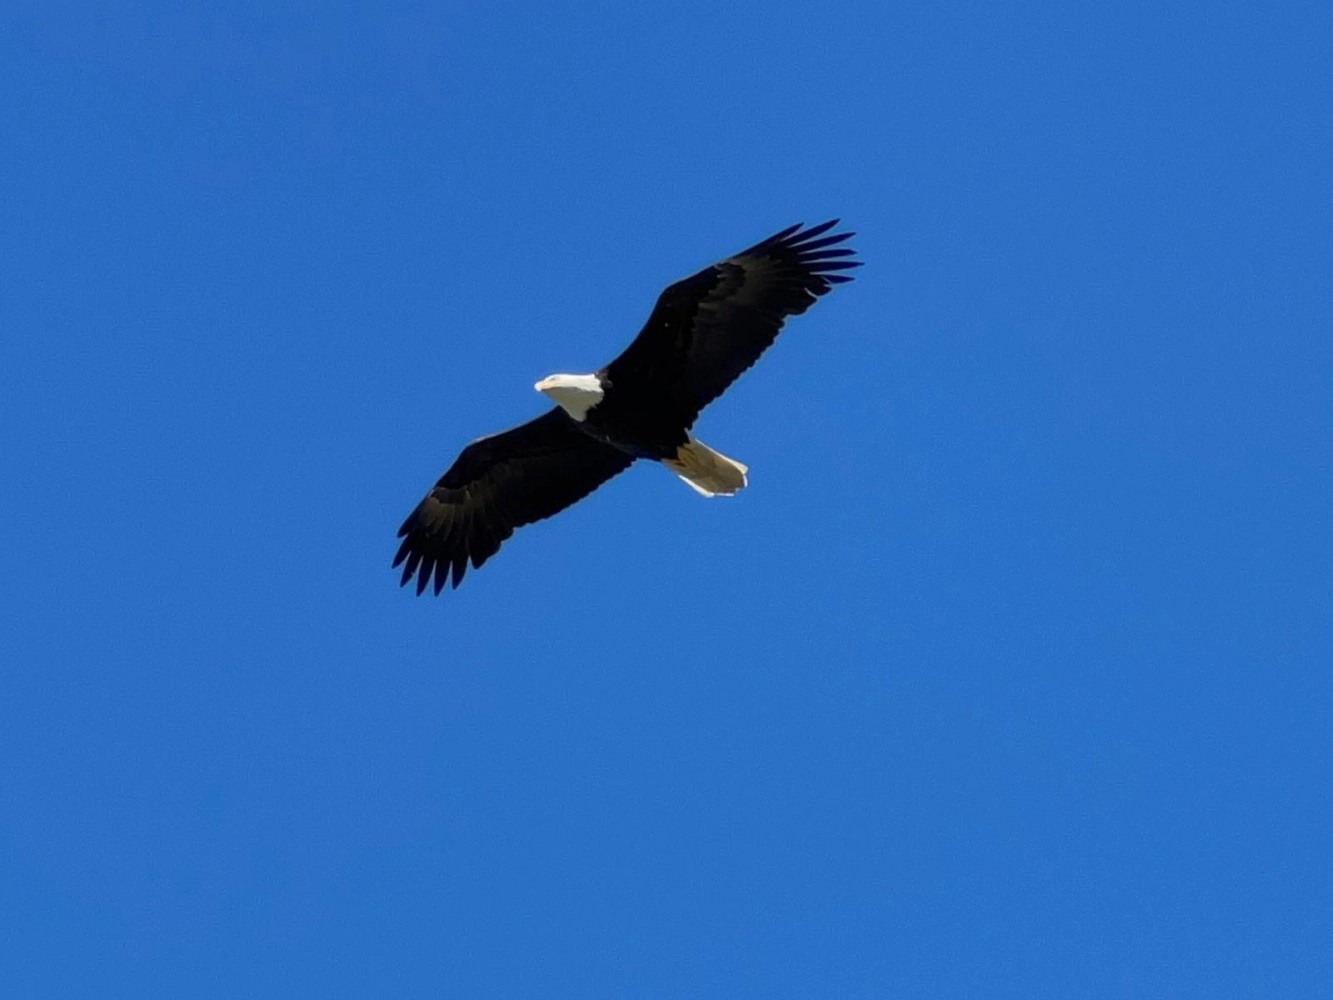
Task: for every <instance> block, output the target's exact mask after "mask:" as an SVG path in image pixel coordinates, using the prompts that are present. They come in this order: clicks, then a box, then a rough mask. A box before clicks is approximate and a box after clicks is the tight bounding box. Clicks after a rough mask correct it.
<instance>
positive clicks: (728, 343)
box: [607, 219, 861, 424]
mask: <svg viewBox="0 0 1333 1000" xmlns="http://www.w3.org/2000/svg"><path fill="white" fill-rule="evenodd" d="M837 223H838V220H837V219H832V220H830V221H828V222H823V223H820V224H819V225H817V226H812V227H810V228H808V229H802V227H801V226H800V225H799V224H798V225H795V226H789V227H788V228H786V229H784V230H782V231H781V232H778V233H775V234H774V235H772V236H770V237H769V238H768V239H766V240H763V241H761V242H759V243H756V244H755V245H754V246H752V247H750V248H749V249H748V250H742V251H741V252H740V253H738V254H736V255H735V256H733V257H728V258H727V259H726V260H724V261H720V262H719V263H717V264H714V265H713V266H711V267H706V268H704V269H703V270H702V271H700V272H699V273H698V274H696V275H694V276H693V277H690V278H686V279H685V280H684V281H678V282H676V283H675V284H674V285H672V286H670V287H669V288H667V289H666V291H664V292H663V293H662V294H661V296H660V297H659V298H658V300H657V305H656V307H655V308H654V309H653V312H652V315H651V316H649V317H648V322H647V323H646V324H644V327H643V330H642V331H640V333H639V335H638V336H637V337H636V338H635V339H634V341H633V343H631V344H630V346H629V347H628V348H626V349H625V351H624V353H622V354H621V355H620V357H618V358H616V360H615V361H613V362H611V364H610V365H608V366H607V375H608V376H609V378H610V380H611V384H612V385H622V384H624V385H626V386H627V387H632V386H633V385H634V384H635V383H636V382H638V383H647V382H652V383H654V384H655V386H656V387H658V388H659V389H662V390H665V391H666V392H667V393H668V394H669V395H670V396H671V398H672V400H673V402H674V403H675V404H676V406H677V408H678V409H679V411H680V412H681V413H682V414H683V415H684V416H685V417H686V419H687V421H688V423H689V424H692V423H693V422H694V419H695V418H696V417H697V416H698V415H699V411H700V410H702V409H703V408H704V407H705V406H707V405H708V404H709V403H710V402H712V401H713V400H714V399H716V398H717V397H718V396H719V395H721V393H722V392H723V391H724V390H725V389H726V388H727V386H729V385H731V383H732V382H734V381H735V380H736V379H737V378H738V377H739V376H740V374H741V373H742V372H744V371H745V370H746V369H747V368H749V367H750V366H751V365H753V364H754V363H755V362H756V361H758V360H759V357H760V355H762V354H763V353H764V351H765V350H767V349H768V347H769V345H770V344H772V343H773V341H774V340H775V339H776V338H777V335H778V331H779V330H781V329H782V324H783V323H784V322H785V321H786V319H787V317H788V316H798V315H800V314H801V313H803V312H805V311H806V310H807V309H808V308H810V306H811V305H812V304H813V303H814V301H815V300H816V299H817V298H818V297H819V296H821V295H823V294H824V293H825V292H827V291H828V290H829V289H830V288H832V287H833V285H835V284H842V283H844V282H847V281H850V280H851V277H850V276H849V275H845V274H839V273H837V272H840V271H847V270H851V269H852V268H856V267H860V266H861V262H860V261H855V260H846V259H844V258H847V257H850V256H853V255H854V254H855V251H854V250H852V249H850V248H848V247H841V246H838V244H840V243H844V242H846V241H847V240H849V239H851V237H852V236H854V235H855V234H854V233H850V232H848V233H834V234H832V235H829V236H825V235H824V234H825V233H827V232H828V231H829V230H830V229H832V228H833V227H834V226H836V225H837Z"/></svg>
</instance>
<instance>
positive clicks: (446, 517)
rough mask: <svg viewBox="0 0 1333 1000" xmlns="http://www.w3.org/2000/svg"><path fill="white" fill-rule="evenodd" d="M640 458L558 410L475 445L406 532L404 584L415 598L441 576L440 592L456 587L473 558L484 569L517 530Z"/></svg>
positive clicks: (397, 559)
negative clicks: (412, 587) (413, 586)
mask: <svg viewBox="0 0 1333 1000" xmlns="http://www.w3.org/2000/svg"><path fill="white" fill-rule="evenodd" d="M633 461H634V459H633V458H632V457H630V456H629V455H626V454H624V453H623V452H620V451H617V450H616V449H614V448H612V447H610V446H609V445H604V444H601V443H599V442H597V441H594V440H593V439H592V438H590V437H588V436H587V435H586V434H584V433H583V432H582V431H580V430H579V429H578V428H577V427H576V426H575V425H574V421H573V420H571V419H570V418H569V416H568V415H567V414H566V413H565V412H564V411H563V410H561V409H560V408H559V407H556V408H555V409H553V410H551V411H550V412H548V413H545V414H543V415H542V416H540V417H538V418H537V419H536V420H530V421H528V422H527V423H526V424H522V425H521V426H519V427H515V428H513V429H512V430H507V431H504V432H503V433H501V434H495V435H492V436H491V437H484V438H481V439H480V440H478V441H473V442H472V443H471V444H470V445H468V446H467V447H466V448H464V449H463V451H462V454H460V455H459V456H458V459H457V460H456V461H455V462H454V464H453V465H452V466H450V468H449V471H448V472H446V473H445V474H444V475H443V476H442V477H440V481H439V482H438V483H436V484H435V488H434V489H432V490H431V491H430V492H429V493H427V494H426V499H424V500H422V501H421V503H420V504H418V505H417V509H416V510H414V511H412V513H411V515H410V516H409V517H408V519H407V520H406V521H404V522H403V526H402V527H401V528H399V529H398V537H399V538H401V539H402V540H403V544H402V545H401V546H400V547H399V549H398V554H397V555H396V556H394V560H393V564H394V566H398V565H399V564H401V563H402V562H403V561H404V560H406V561H407V565H406V566H404V567H403V579H402V582H403V584H406V583H407V581H408V580H410V579H412V575H413V574H416V578H417V593H418V594H420V593H421V592H422V591H424V590H425V589H426V584H427V583H429V582H430V578H431V574H432V573H434V574H435V593H437V594H438V593H439V592H440V591H441V590H443V589H444V585H445V582H446V581H447V580H448V579H449V573H450V570H451V569H452V571H453V580H454V586H455V587H457V586H458V584H459V583H460V582H461V581H462V579H463V573H464V572H465V571H466V570H467V564H468V558H469V557H471V559H472V565H473V566H475V567H476V568H478V569H480V568H481V564H482V563H484V562H485V561H486V560H487V559H489V558H490V557H491V556H493V555H495V553H496V552H497V551H498V550H499V548H500V543H501V542H503V541H504V540H505V539H506V538H508V537H509V536H510V535H512V534H513V533H514V529H515V528H517V527H520V526H522V525H524V524H531V523H532V522H533V521H540V520H541V519H542V518H544V517H550V516H551V515H552V514H556V513H559V512H560V511H562V510H564V509H565V508H566V507H568V506H569V505H570V504H572V503H574V502H576V501H578V500H581V499H583V498H584V497H585V496H587V495H588V494H589V493H591V492H592V491H593V490H595V489H597V487H599V486H601V485H602V483H604V482H606V481H607V480H608V479H610V478H611V477H612V476H614V475H616V473H618V472H623V471H624V470H625V469H627V468H629V466H630V463H631V462H633Z"/></svg>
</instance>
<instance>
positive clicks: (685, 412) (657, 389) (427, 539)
mask: <svg viewBox="0 0 1333 1000" xmlns="http://www.w3.org/2000/svg"><path fill="white" fill-rule="evenodd" d="M837 222H838V220H836V219H834V220H832V221H830V222H825V223H823V224H822V225H818V226H813V227H810V228H803V227H802V226H801V225H800V224H798V225H795V226H791V227H789V228H787V229H784V230H782V232H780V233H775V234H774V235H772V236H770V237H769V238H768V239H766V240H764V241H762V242H760V243H756V244H755V245H754V246H752V247H750V248H749V249H748V250H743V251H741V252H740V253H738V254H735V255H734V256H731V257H728V258H727V259H726V260H723V261H720V262H719V263H717V264H714V265H712V266H711V267H706V268H704V269H703V270H702V271H700V272H699V273H698V274H696V275H694V276H693V277H691V278H686V279H685V280H684V281H678V282H676V283H675V284H674V285H672V286H670V287H669V288H667V290H666V291H664V292H663V293H662V294H661V296H660V297H659V298H658V300H657V305H656V306H655V307H654V309H653V312H652V315H651V316H649V317H648V322H647V323H646V324H645V325H644V327H643V329H642V330H641V331H640V332H639V335H638V336H637V337H635V338H634V341H633V343H631V344H630V345H629V347H627V348H626V349H625V351H624V352H623V353H622V354H621V355H620V357H618V358H616V359H615V360H614V361H612V362H611V363H610V364H609V365H607V366H606V367H605V368H602V369H599V370H598V371H596V372H593V373H592V374H590V375H567V374H562V375H551V376H549V377H548V378H544V379H542V380H541V381H540V382H538V383H537V384H536V386H535V387H534V388H536V390H537V391H538V392H541V393H544V394H545V395H547V396H549V397H550V398H551V399H552V400H553V401H554V402H555V404H556V405H555V406H554V407H553V408H552V409H550V410H548V411H547V412H546V413H544V414H542V415H541V416H540V417H538V418H537V419H535V420H530V421H528V422H527V423H526V424H522V425H520V426H518V427H515V428H513V429H511V430H507V431H504V432H503V433H500V434H494V435H492V436H490V437H484V438H480V439H479V440H477V441H473V442H472V443H471V444H470V445H468V446H467V447H466V448H464V449H463V451H462V453H461V454H460V455H459V456H458V459H457V460H456V461H455V462H454V464H453V465H452V466H450V468H449V471H448V472H446V473H445V474H444V475H443V476H442V477H441V478H440V481H439V482H437V483H436V484H435V486H434V488H432V489H431V491H430V492H429V493H427V494H426V497H425V499H424V500H422V501H421V503H420V504H418V505H417V508H416V510H414V511H412V513H411V514H409V515H408V518H407V520H406V521H404V522H403V526H402V527H401V528H399V529H398V537H399V538H401V539H402V540H403V541H402V544H401V545H400V546H399V548H398V554H397V555H396V556H394V560H393V565H394V567H397V566H399V565H402V566H403V576H402V583H403V584H404V585H406V584H407V582H408V581H409V580H411V579H412V577H413V576H414V575H415V576H416V581H417V593H418V594H421V593H422V592H423V591H424V590H425V589H426V587H427V585H429V584H430V583H431V580H432V577H433V578H434V584H435V593H436V594H439V592H440V591H441V590H443V589H444V586H445V583H446V582H447V581H448V580H449V579H450V577H451V576H452V579H453V585H454V587H455V588H456V587H457V586H458V584H459V583H460V582H461V581H462V579H463V574H464V572H466V570H467V565H468V560H469V559H470V560H471V562H472V565H473V566H474V567H476V568H478V569H480V568H481V566H482V564H483V563H484V562H486V560H487V559H489V558H490V557H491V556H493V555H494V554H495V553H496V552H497V551H498V550H499V548H500V544H501V543H502V542H503V541H504V540H505V539H506V538H508V537H509V536H510V535H512V534H513V533H514V529H515V528H517V527H521V526H522V525H525V524H531V523H532V522H533V521H540V520H541V519H542V518H545V517H550V516H551V515H552V514H556V513H559V512H560V511H562V510H564V509H565V508H566V507H568V506H570V505H571V504H573V503H575V502H576V501H578V500H581V499H583V498H584V497H585V496H587V495H588V494H589V493H591V492H592V491H593V490H595V489H597V487H599V486H601V485H602V484H603V483H604V482H606V481H607V480H608V479H610V478H611V477H612V476H614V475H616V474H618V473H621V472H624V471H625V470H626V469H627V468H629V467H630V465H632V464H633V463H634V462H635V461H636V460H637V459H641V458H642V459H649V460H651V461H655V462H660V463H662V464H663V465H665V466H666V467H667V468H668V469H670V470H671V471H672V472H674V473H675V474H676V475H677V476H679V477H680V478H681V479H683V480H684V481H685V482H686V483H687V484H689V486H690V487H692V488H693V489H694V490H695V491H696V492H697V493H699V494H701V495H703V496H706V497H715V496H733V495H735V494H736V493H737V492H739V491H740V489H741V488H742V487H744V486H745V484H746V475H745V474H746V472H747V471H748V469H747V468H746V466H744V465H742V464H741V463H740V462H737V461H736V460H735V459H732V458H728V457H727V456H726V455H723V454H721V453H720V452H717V451H714V450H713V449H712V448H710V447H708V445H706V444H704V443H703V442H702V441H699V440H698V439H696V438H695V437H694V435H692V434H691V433H690V428H691V427H692V426H693V425H694V421H695V418H697V417H698V416H699V411H700V410H702V409H703V408H704V407H705V406H707V405H708V404H709V403H710V402H712V401H713V400H714V399H716V398H717V397H718V396H719V395H721V394H722V392H723V390H725V389H726V388H727V386H729V385H731V383H732V382H733V381H735V379H736V378H737V376H739V375H740V374H741V372H743V371H745V370H746V369H747V368H749V367H750V366H751V365H753V364H754V363H755V362H756V361H757V360H759V355H761V354H763V353H764V351H765V350H766V349H767V348H768V346H769V345H770V344H771V343H773V340H774V339H775V338H776V337H777V335H778V331H779V330H780V329H781V328H782V324H783V322H784V321H785V320H786V318H787V317H788V316H798V315H800V314H801V313H803V312H805V311H806V309H808V308H810V306H811V305H812V304H813V303H814V301H815V299H816V298H818V297H819V296H821V295H823V294H824V293H825V292H827V291H828V290H829V289H830V288H832V287H833V285H835V284H838V283H841V282H845V281H850V280H851V278H850V276H848V275H845V274H839V273H837V272H840V271H846V270H850V269H851V268H854V267H859V266H860V262H859V261H854V260H848V259H846V258H848V257H851V256H853V255H854V253H855V251H853V250H851V249H849V248H847V247H840V246H838V244H840V243H843V242H845V241H846V240H848V239H850V238H851V237H852V236H853V235H855V234H854V233H835V234H833V235H828V236H826V235H825V233H827V232H828V231H829V230H830V229H832V228H833V227H834V226H835V225H837Z"/></svg>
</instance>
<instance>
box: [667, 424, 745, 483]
mask: <svg viewBox="0 0 1333 1000" xmlns="http://www.w3.org/2000/svg"><path fill="white" fill-rule="evenodd" d="M662 464H663V465H665V466H666V467H667V468H668V469H670V470H671V471H672V472H674V473H675V474H676V475H678V476H680V478H681V479H683V480H685V482H686V483H687V484H688V485H689V486H690V487H691V488H692V489H694V490H695V491H696V492H698V493H701V494H703V495H704V496H706V497H717V496H723V497H730V496H735V495H736V494H737V493H739V492H740V491H741V489H742V488H744V486H745V483H746V479H745V474H746V473H747V472H749V471H750V470H749V468H748V466H744V465H741V463H740V462H737V461H736V460H735V459H732V458H727V456H726V455H723V454H722V453H721V452H717V451H714V450H713V449H712V448H710V447H708V445H706V444H704V443H703V442H702V441H696V440H695V439H694V438H693V437H691V438H690V439H689V440H688V441H687V442H685V444H683V445H681V446H680V447H679V448H677V449H676V457H675V458H665V459H663V460H662Z"/></svg>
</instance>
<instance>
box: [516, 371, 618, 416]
mask: <svg viewBox="0 0 1333 1000" xmlns="http://www.w3.org/2000/svg"><path fill="white" fill-rule="evenodd" d="M533 388H534V389H536V390H537V391H538V392H541V393H545V394H546V395H548V396H550V397H551V399H553V400H555V402H556V403H558V404H559V405H560V408H561V409H563V410H564V411H565V412H566V413H568V414H569V415H570V416H571V417H573V418H574V419H575V420H583V419H584V418H585V417H587V416H588V411H589V410H591V409H592V408H593V407H594V406H596V405H597V404H598V403H600V402H601V401H602V397H603V396H605V395H606V391H605V390H604V389H603V388H602V380H601V379H599V378H598V377H597V376H596V375H548V376H547V377H546V378H544V379H542V380H541V381H540V382H538V383H537V384H536V385H534V386H533Z"/></svg>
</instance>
